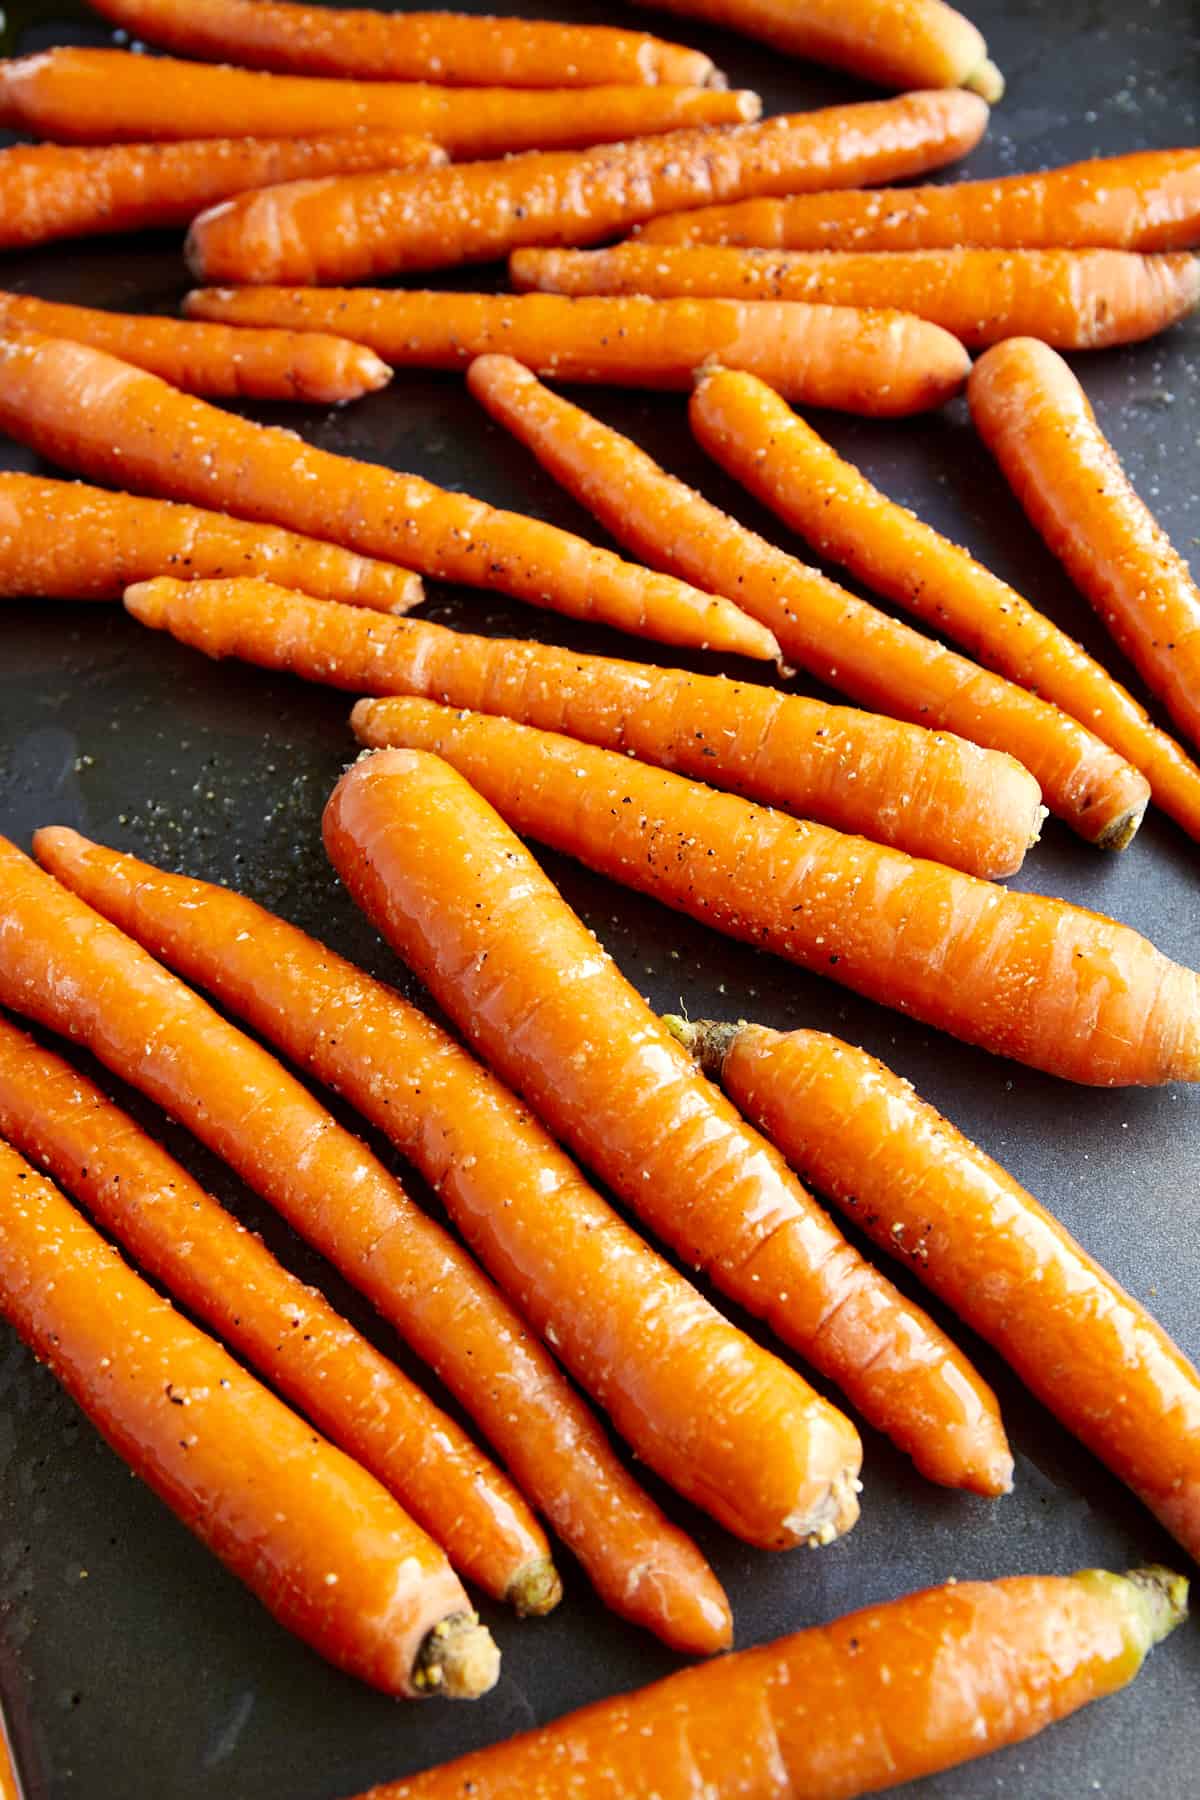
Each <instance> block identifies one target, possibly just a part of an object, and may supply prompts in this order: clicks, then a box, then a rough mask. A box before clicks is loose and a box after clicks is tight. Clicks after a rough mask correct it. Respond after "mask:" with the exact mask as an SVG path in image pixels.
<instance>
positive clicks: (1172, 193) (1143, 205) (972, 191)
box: [642, 150, 1200, 250]
mask: <svg viewBox="0 0 1200 1800" xmlns="http://www.w3.org/2000/svg"><path fill="white" fill-rule="evenodd" d="M642 235H643V236H644V237H645V238H646V239H648V240H650V241H653V242H655V243H660V244H665V243H675V244H704V243H707V244H746V245H758V246H760V247H761V248H763V249H766V250H957V249H961V248H963V247H971V246H974V247H976V248H980V249H994V250H1062V249H1075V250H1083V249H1100V250H1188V249H1191V248H1193V247H1194V246H1195V245H1197V244H1200V150H1139V151H1135V152H1134V153H1133V154H1132V155H1129V156H1103V157H1097V158H1096V159H1095V161H1093V162H1082V163H1068V164H1067V165H1065V166H1064V167H1062V168H1058V169H1047V170H1046V171H1045V172H1044V173H1043V174H1034V175H1001V176H997V177H995V178H993V179H992V180H989V181H959V182H955V183H953V184H952V185H950V186H947V187H911V188H881V189H878V190H877V191H876V192H875V193H871V194H832V193H827V194H796V195H794V196H792V197H790V198H788V199H783V200H777V199H762V200H749V201H746V202H744V203H742V204H740V205H733V206H706V207H703V208H700V209H698V210H697V211H694V212H679V213H675V214H674V215H673V216H671V217H670V218H660V219H655V220H653V221H652V222H651V223H650V224H648V225H646V226H645V227H644V228H643V232H642Z"/></svg>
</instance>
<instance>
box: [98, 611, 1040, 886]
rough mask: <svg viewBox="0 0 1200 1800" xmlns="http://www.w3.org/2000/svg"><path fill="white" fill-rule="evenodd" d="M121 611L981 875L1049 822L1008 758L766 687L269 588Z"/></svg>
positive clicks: (217, 653)
mask: <svg viewBox="0 0 1200 1800" xmlns="http://www.w3.org/2000/svg"><path fill="white" fill-rule="evenodd" d="M125 604H126V606H127V608H128V609H129V611H130V612H131V613H132V614H133V616H134V617H135V618H136V619H140V620H141V622H142V623H143V624H144V625H149V626H150V627H151V628H152V629H154V630H159V631H162V630H165V631H170V632H171V633H172V635H173V636H175V637H177V638H178V639H179V640H180V641H181V642H182V643H189V644H193V645H195V647H196V648H197V649H200V650H203V651H204V652H205V653H206V655H209V656H214V657H221V656H239V657H241V658H242V659H243V660H244V661H247V662H253V663H257V664H258V665H259V666H260V667H265V668H270V669H281V670H285V671H287V672H289V673H291V674H294V675H302V676H306V677H307V678H308V679H309V680H315V681H322V682H326V683H328V684H329V685H331V686H334V687H343V688H348V689H350V690H351V691H352V692H356V693H364V692H365V693H368V694H408V695H416V696H419V697H424V698H426V699H429V700H438V701H442V702H443V703H448V704H449V705H451V706H467V707H478V708H479V709H480V710H481V711H485V712H497V713H503V714H505V715H506V716H508V717H509V718H514V719H520V720H522V721H523V722H524V723H526V724H529V725H537V726H540V727H542V728H543V729H546V730H550V731H562V732H564V733H566V734H567V735H569V736H572V737H578V738H581V739H583V740H584V741H585V742H587V743H596V744H601V745H604V746H605V747H607V748H608V749H610V750H621V751H623V752H625V753H626V754H627V755H631V756H639V757H641V758H642V759H643V760H644V761H646V762H652V763H657V764H659V765H660V766H663V767H666V768H671V769H677V770H680V771H681V772H683V773H685V774H690V775H695V776H698V777H700V778H701V779H703V780H707V781H710V782H712V783H713V785H714V786H715V787H724V788H732V789H734V790H735V791H736V792H737V793H741V794H748V795H750V796H752V797H753V798H755V799H758V800H764V801H766V802H767V803H768V804H772V805H779V806H782V807H785V808H786V809H787V810H788V811H789V812H796V813H799V814H801V815H802V816H804V817H806V818H808V817H812V818H819V819H821V820H823V821H825V822H828V823H833V824H837V825H839V826H841V827H843V828H848V829H852V830H856V831H861V832H863V833H864V835H866V836H870V837H875V838H877V839H879V840H880V841H881V842H885V843H895V844H898V845H900V846H901V847H903V848H906V849H908V850H910V851H912V852H914V853H919V854H922V855H927V856H932V857H934V858H935V859H936V860H938V861H940V862H948V863H951V864H952V865H954V866H955V867H957V868H967V869H969V870H971V871H973V872H983V873H987V874H1008V873H1011V872H1012V871H1013V870H1015V869H1016V868H1017V867H1019V866H1020V863H1021V860H1022V858H1023V856H1024V853H1025V848H1026V846H1027V845H1028V844H1029V843H1030V842H1031V840H1032V839H1033V838H1035V837H1036V835H1037V831H1038V827H1039V825H1040V822H1041V813H1042V809H1041V807H1040V805H1039V799H1038V787H1037V783H1036V782H1035V781H1034V780H1033V778H1032V776H1031V775H1030V774H1029V773H1028V771H1027V770H1025V769H1023V768H1022V767H1021V766H1020V764H1018V763H1016V762H1014V761H1013V760H1012V758H1011V757H1001V756H996V755H994V754H992V753H984V752H981V751H979V750H977V749H976V748H975V747H974V746H973V745H970V744H966V743H964V742H962V740H960V739H958V738H952V737H946V736H942V735H938V734H934V733H932V732H927V731H921V730H919V729H916V728H914V727H912V726H909V725H901V724H897V723H896V721H895V720H894V719H887V718H881V717H879V716H878V715H877V714H873V713H859V712H853V711H851V710H850V709H849V708H847V707H842V706H828V705H826V703H825V702H824V701H820V700H808V699H804V698H801V697H800V696H797V695H787V694H780V693H778V692H776V691H775V690H774V689H772V688H764V687H749V686H743V685H742V684H741V683H738V682H730V681H726V680H724V679H714V678H713V677H712V676H706V675H690V674H685V673H683V672H682V671H681V670H675V669H659V668H651V667H649V666H647V665H646V664H643V663H623V662H615V661H612V660H611V659H609V658H604V657H597V656H583V655H579V654H577V653H575V652H573V651H569V650H558V649H554V648H552V647H549V646H547V645H544V644H530V643H521V642H515V641H513V640H511V639H507V640H506V639H504V638H479V637H468V636H465V635H463V634H462V633H459V632H453V631H447V630H445V628H444V627H442V626H440V625H430V624H427V623H426V622H425V621H424V620H405V621H403V622H402V623H401V622H400V621H397V622H396V624H395V626H393V625H392V623H391V622H387V623H384V622H383V621H380V620H378V619H372V620H370V621H368V620H367V619H366V618H365V616H364V615H360V614H359V612H358V611H356V610H355V609H352V608H349V607H337V606H333V605H331V604H330V603H329V602H327V601H312V600H307V599H305V598H304V597H303V596H302V595H299V594H292V593H288V592H287V591H286V590H285V589H282V588H275V587H271V586H270V585H269V584H268V583H266V582H244V581H223V582H192V583H184V582H177V581H171V580H167V579H160V580H157V581H151V582H141V583H138V584H136V585H135V586H133V587H131V588H130V589H129V590H128V591H127V593H126V596H125ZM399 716H400V718H401V720H403V718H404V717H405V713H404V708H403V707H401V709H400V715H399ZM388 719H389V703H388V702H387V701H386V700H381V701H374V702H372V701H363V702H362V703H361V704H360V706H359V707H358V708H356V710H355V713H354V727H355V730H356V731H357V732H358V733H359V736H360V737H361V738H362V739H363V741H364V742H365V743H367V744H370V745H373V746H381V745H386V744H387V743H388Z"/></svg>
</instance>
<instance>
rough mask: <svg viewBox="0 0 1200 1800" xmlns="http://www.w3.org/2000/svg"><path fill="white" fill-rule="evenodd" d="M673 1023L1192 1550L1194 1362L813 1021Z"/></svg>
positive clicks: (1197, 1545) (927, 1115)
mask: <svg viewBox="0 0 1200 1800" xmlns="http://www.w3.org/2000/svg"><path fill="white" fill-rule="evenodd" d="M667 1024H668V1025H669V1026H670V1028H671V1030H672V1031H674V1033H675V1035H676V1036H677V1037H678V1038H679V1039H680V1041H681V1042H682V1043H684V1044H685V1045H686V1046H687V1048H688V1049H690V1050H691V1052H692V1054H693V1055H694V1056H695V1057H696V1059H697V1061H698V1062H699V1063H700V1065H701V1067H702V1068H703V1069H704V1070H705V1071H706V1072H707V1073H708V1074H709V1075H711V1076H712V1077H713V1079H714V1080H717V1081H720V1082H721V1084H722V1086H723V1087H724V1089H725V1092H726V1093H727V1094H728V1095H729V1097H730V1099H731V1100H732V1101H733V1102H734V1104H735V1106H737V1107H738V1108H739V1110H740V1111H741V1112H743V1113H744V1114H745V1115H746V1117H747V1118H748V1119H749V1120H750V1121H751V1123H752V1124H754V1125H756V1126H757V1127H758V1129H759V1130H760V1131H761V1132H762V1133H763V1135H764V1136H765V1137H768V1138H770V1140H771V1142H772V1143H773V1144H775V1145H777V1146H778V1148H779V1149H780V1150H782V1152H783V1154H784V1155H785V1156H786V1157H787V1159H788V1161H789V1162H790V1163H791V1164H792V1167H793V1168H794V1169H795V1170H796V1171H797V1173H798V1174H800V1175H801V1176H802V1177H803V1179H804V1180H806V1181H811V1182H812V1183H813V1184H814V1186H816V1187H817V1188H818V1189H819V1190H820V1191H821V1192H822V1193H825V1194H828V1195H829V1196H830V1198H831V1199H833V1200H834V1201H836V1203H837V1204H838V1206H840V1207H841V1208H842V1210H843V1211H844V1212H846V1213H847V1215H848V1216H849V1217H850V1218H852V1219H854V1220H855V1221H856V1223H857V1224H858V1225H860V1226H861V1227H862V1229H863V1230H864V1231H866V1233H867V1235H868V1236H869V1237H870V1238H871V1239H872V1240H873V1242H875V1243H876V1244H879V1245H881V1246H882V1248H883V1249H885V1250H887V1251H889V1252H890V1254H891V1255H893V1256H896V1257H899V1259H900V1260H901V1261H902V1262H905V1263H907V1265H908V1266H909V1267H910V1268H911V1269H912V1271H913V1273H914V1275H916V1276H917V1277H918V1278H919V1279H920V1280H921V1281H923V1282H924V1284H925V1286H926V1287H928V1288H930V1289H931V1290H932V1291H933V1292H934V1293H935V1294H937V1295H938V1297H939V1298H940V1299H942V1300H944V1301H945V1302H946V1303H947V1304H948V1305H949V1306H952V1307H953V1308H954V1310H955V1312H956V1313H957V1314H958V1315H959V1317H960V1318H961V1319H963V1320H965V1322H966V1323H967V1324H968V1325H970V1326H971V1328H972V1329H973V1330H974V1331H977V1332H979V1334H980V1336H981V1337H984V1338H986V1339H987V1341H988V1343H989V1344H991V1345H993V1347H994V1348H995V1349H997V1350H998V1351H999V1352H1000V1354H1001V1355H1002V1356H1003V1357H1004V1358H1005V1359H1006V1360H1007V1361H1008V1362H1009V1363H1010V1364H1011V1365H1012V1367H1013V1368H1014V1369H1015V1370H1016V1371H1017V1374H1018V1375H1020V1377H1021V1379H1022V1381H1024V1382H1025V1384H1026V1386H1028V1387H1029V1388H1031V1389H1032V1391H1033V1392H1034V1393H1035V1394H1036V1395H1037V1396H1038V1398H1039V1399H1040V1400H1042V1401H1044V1403H1045V1404H1046V1405H1047V1406H1048V1407H1049V1408H1050V1410H1051V1411H1052V1412H1053V1413H1054V1414H1055V1416H1056V1418H1058V1419H1060V1420H1061V1421H1062V1423H1063V1424H1064V1425H1065V1426H1066V1427H1067V1429H1068V1430H1069V1431H1073V1432H1074V1433H1075V1435H1076V1437H1078V1438H1079V1439H1080V1440H1081V1441H1082V1442H1083V1443H1084V1444H1086V1445H1087V1447H1088V1449H1089V1450H1091V1451H1092V1452H1093V1453H1094V1454H1095V1455H1096V1456H1098V1457H1100V1459H1101V1461H1103V1462H1105V1463H1106V1464H1107V1465H1108V1467H1109V1468H1110V1469H1111V1470H1112V1471H1113V1473H1114V1474H1115V1475H1117V1476H1119V1477H1120V1479H1121V1480H1122V1481H1125V1482H1127V1483H1128V1484H1129V1486H1130V1487H1131V1488H1132V1489H1133V1490H1134V1492H1135V1493H1136V1494H1138V1495H1139V1496H1140V1497H1141V1498H1142V1499H1143V1500H1144V1501H1145V1502H1146V1504H1147V1506H1149V1507H1150V1509H1151V1511H1152V1512H1154V1513H1155V1515H1156V1516H1157V1517H1158V1518H1159V1519H1160V1520H1161V1521H1162V1523H1163V1524H1164V1525H1165V1526H1166V1527H1167V1529H1168V1531H1170V1532H1172V1533H1173V1535H1174V1536H1175V1537H1177V1538H1178V1539H1179V1542H1180V1543H1181V1544H1182V1545H1183V1546H1184V1548H1185V1549H1186V1550H1187V1551H1188V1552H1189V1554H1190V1555H1192V1556H1193V1557H1200V1373H1198V1372H1197V1370H1196V1369H1195V1368H1194V1367H1193V1365H1192V1364H1191V1363H1190V1362H1189V1361H1188V1359H1187V1357H1186V1356H1184V1354H1183V1352H1182V1351H1181V1350H1180V1349H1178V1347H1177V1346H1176V1345H1175V1344H1173V1343H1172V1342H1171V1340H1170V1338H1169V1337H1168V1336H1167V1334H1166V1332H1165V1331H1163V1330H1162V1328H1161V1327H1160V1326H1159V1325H1157V1324H1156V1323H1155V1321H1154V1320H1153V1319H1152V1318H1151V1317H1150V1315H1149V1313H1148V1312H1147V1311H1146V1310H1145V1308H1144V1307H1142V1306H1139V1304H1138V1302H1137V1301H1136V1300H1135V1299H1134V1298H1133V1297H1132V1295H1130V1294H1127V1293H1126V1292H1125V1290H1124V1288H1122V1287H1120V1286H1119V1285H1118V1284H1117V1283H1116V1282H1115V1281H1114V1280H1113V1278H1112V1276H1111V1275H1109V1274H1108V1273H1107V1272H1106V1271H1105V1270H1104V1269H1102V1268H1101V1267H1100V1264H1099V1263H1097V1262H1095V1261H1094V1260H1093V1258H1092V1257H1090V1256H1089V1255H1088V1254H1087V1252H1086V1250H1084V1249H1083V1248H1082V1246H1081V1245H1080V1244H1078V1243H1076V1241H1075V1239H1074V1238H1073V1237H1072V1236H1071V1235H1070V1233H1069V1232H1068V1231H1067V1230H1066V1229H1065V1228H1064V1227H1063V1226H1062V1225H1060V1224H1059V1223H1058V1221H1057V1220H1056V1219H1054V1218H1053V1217H1051V1215H1050V1214H1049V1213H1048V1212H1047V1211H1046V1210H1045V1208H1044V1207H1041V1206H1039V1205H1038V1203H1037V1201H1036V1200H1035V1199H1034V1198H1033V1196H1032V1194H1027V1193H1026V1192H1025V1190H1024V1188H1022V1187H1021V1186H1020V1185H1019V1184H1018V1183H1017V1182H1016V1181H1014V1180H1013V1178H1012V1176H1011V1175H1009V1174H1007V1173H1006V1171H1005V1170H1004V1169H1002V1168H1001V1167H1000V1166H999V1164H998V1163H994V1162H993V1161H992V1159H991V1158H990V1157H989V1156H985V1155H984V1153H983V1151H982V1150H979V1149H977V1148H976V1146H975V1145H974V1144H972V1143H971V1142H969V1140H968V1139H967V1138H965V1137H963V1135H962V1133H961V1132H959V1131H956V1130H955V1128H954V1126H953V1125H951V1124H950V1122H949V1120H947V1119H944V1118H942V1117H941V1115H940V1114H939V1113H937V1112H936V1111H935V1110H934V1108H933V1107H932V1106H928V1105H926V1103H925V1102H924V1101H923V1100H921V1099H919V1098H918V1096H917V1095H916V1094H915V1093H914V1092H913V1090H912V1086H911V1084H910V1083H909V1082H907V1081H902V1080H901V1079H900V1077H899V1076H898V1075H894V1074H893V1073H892V1071H891V1070H890V1069H887V1068H885V1067H884V1065H883V1064H882V1063H880V1062H877V1061H876V1060H875V1058H874V1057H873V1056H868V1055H867V1053H866V1051H865V1050H856V1049H854V1048H853V1047H852V1046H851V1045H849V1044H843V1043H839V1041H838V1040H837V1038H833V1037H828V1036H827V1035H826V1034H825V1033H824V1032H821V1031H789V1032H786V1033H784V1032H779V1031H770V1030H768V1029H767V1028H766V1027H765V1026H762V1025H747V1024H744V1023H743V1024H741V1025H724V1024H718V1023H716V1022H713V1021H708V1020H701V1021H699V1022H698V1023H696V1024H689V1023H688V1022H686V1021H685V1020H683V1019H668V1020H667ZM1114 1397H1119V1404H1114Z"/></svg>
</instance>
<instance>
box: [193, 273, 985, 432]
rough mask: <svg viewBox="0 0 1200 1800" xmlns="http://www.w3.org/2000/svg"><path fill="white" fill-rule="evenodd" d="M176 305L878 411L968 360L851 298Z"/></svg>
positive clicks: (443, 359)
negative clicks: (711, 367) (715, 379)
mask: <svg viewBox="0 0 1200 1800" xmlns="http://www.w3.org/2000/svg"><path fill="white" fill-rule="evenodd" d="M185 304H186V307H187V311H188V314H189V317H191V318H193V319H221V320H225V321H227V324H226V326H225V329H230V328H231V326H233V325H237V326H241V325H255V324H260V323H261V322H264V321H270V324H271V325H272V326H275V327H279V326H281V325H283V324H284V323H285V321H300V320H304V321H306V323H305V324H304V326H303V327H302V329H304V330H307V331H313V330H324V331H330V330H333V329H336V330H337V331H339V332H344V333H345V334H346V335H348V336H349V337H352V338H354V339H355V340H356V341H357V342H358V343H360V344H365V345H369V346H370V348H371V349H373V350H375V351H376V352H377V353H378V354H379V355H380V356H382V357H383V358H384V360H385V361H386V362H390V363H393V364H395V365H396V366H397V367H400V368H408V367H415V368H434V369H456V368H461V367H462V366H463V364H465V363H468V362H470V360H471V358H472V357H474V356H478V355H481V354H484V353H486V352H488V351H491V350H503V351H504V352H505V353H506V355H508V356H511V357H513V358H514V359H515V360H516V361H517V362H521V363H526V364H528V365H529V366H530V367H531V368H533V369H536V370H537V371H538V372H539V373H540V374H542V375H549V376H552V377H553V378H554V379H555V380H556V381H599V382H606V383H615V384H618V385H622V386H631V387H652V388H684V389H687V388H689V387H690V386H691V384H692V378H693V376H694V374H695V372H696V370H697V369H699V368H702V367H703V366H704V365H705V364H706V363H710V362H714V361H716V362H721V363H724V364H725V365H726V366H728V367H729V368H733V369H751V370H753V371H754V373H755V374H757V375H759V376H761V377H762V379H763V380H764V381H768V382H770V383H771V385H772V386H773V387H775V388H777V389H778V390H779V392H780V393H782V394H786V395H788V396H789V398H791V399H793V400H800V401H805V402H806V403H807V404H809V405H812V406H828V407H836V408H840V409H842V410H844V411H846V412H857V413H868V414H874V415H876V416H877V417H882V418H894V417H899V416H902V415H904V414H906V413H913V412H919V411H921V410H923V409H924V408H927V407H931V406H940V405H941V404H942V402H943V401H944V400H948V399H949V398H950V396H951V395H952V394H953V393H955V392H956V391H957V390H958V389H959V388H960V387H961V386H962V384H963V382H964V381H965V380H966V376H967V371H968V369H969V368H970V366H971V359H970V357H969V356H968V355H967V353H966V351H965V350H964V349H963V347H962V345H961V344H960V343H959V342H958V341H957V340H956V339H955V338H953V337H951V336H950V334H949V332H946V331H943V330H942V329H941V328H940V326H937V325H930V324H929V323H927V321H926V320H924V319H917V318H914V317H913V316H912V314H911V313H903V312H863V311H861V310H859V309H858V308H856V307H851V306H795V305H791V304H790V303H787V302H783V303H780V302H777V301H773V300H725V299H718V300H652V299H647V298H645V297H644V296H640V295H631V296H628V297H625V298H609V297H603V296H602V297H599V298H587V299H581V300H574V299H570V298H567V297H564V296H562V295H559V294H521V295H519V296H517V297H515V298H514V296H513V295H511V294H448V293H439V292H437V291H434V292H424V293H421V292H416V293H414V292H400V291H397V290H395V289H392V288H359V289H355V288H332V289H323V288H273V287H250V288H233V289H229V288H202V289H199V290H198V291H196V292H194V293H192V294H190V295H189V296H188V299H187V301H186V303H185ZM318 322H319V323H318ZM290 328H291V329H295V328H296V326H295V324H292V325H291V326H290Z"/></svg>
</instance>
